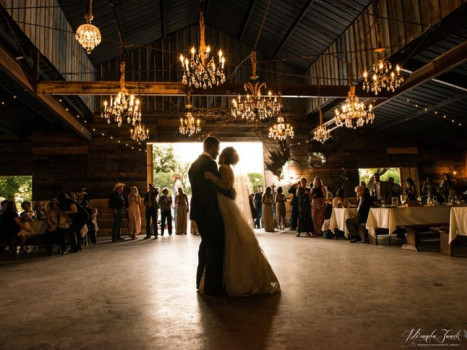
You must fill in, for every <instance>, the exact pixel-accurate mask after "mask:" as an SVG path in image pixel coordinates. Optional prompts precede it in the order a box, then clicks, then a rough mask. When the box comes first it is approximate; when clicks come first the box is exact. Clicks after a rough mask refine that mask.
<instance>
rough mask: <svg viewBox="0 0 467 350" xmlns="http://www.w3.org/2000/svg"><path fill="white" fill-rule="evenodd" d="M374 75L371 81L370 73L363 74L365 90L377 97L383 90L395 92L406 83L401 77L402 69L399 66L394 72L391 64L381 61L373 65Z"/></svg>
mask: <svg viewBox="0 0 467 350" xmlns="http://www.w3.org/2000/svg"><path fill="white" fill-rule="evenodd" d="M372 71H373V75H372V77H371V81H370V80H369V79H368V72H367V71H365V72H364V73H363V79H364V81H363V90H365V91H368V92H370V91H371V92H373V93H374V94H375V95H376V96H377V95H378V93H380V92H381V91H382V90H386V91H388V92H389V91H391V92H394V91H395V90H396V89H398V88H399V87H400V86H401V84H402V83H403V82H404V77H403V76H402V75H401V67H400V66H399V65H398V64H397V65H396V69H395V70H393V68H392V65H391V62H389V61H387V60H386V61H383V60H379V62H376V63H374V64H373V70H372Z"/></svg>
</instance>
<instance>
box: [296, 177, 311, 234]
mask: <svg viewBox="0 0 467 350" xmlns="http://www.w3.org/2000/svg"><path fill="white" fill-rule="evenodd" d="M306 182H307V180H306V178H303V179H302V180H301V181H300V186H299V187H298V188H297V193H296V195H297V197H298V226H297V237H300V234H301V233H302V232H306V234H307V235H308V237H311V233H313V219H312V217H311V200H310V188H308V187H307V186H306Z"/></svg>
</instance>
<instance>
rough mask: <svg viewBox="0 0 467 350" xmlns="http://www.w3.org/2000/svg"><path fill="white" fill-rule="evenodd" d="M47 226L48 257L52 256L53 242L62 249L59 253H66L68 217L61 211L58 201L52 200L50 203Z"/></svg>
mask: <svg viewBox="0 0 467 350" xmlns="http://www.w3.org/2000/svg"><path fill="white" fill-rule="evenodd" d="M47 225H48V229H47V232H46V240H47V255H52V247H53V241H54V240H55V241H56V242H57V243H58V245H59V248H60V251H59V253H60V254H65V253H66V243H65V237H66V235H67V234H68V227H69V225H68V217H67V216H66V215H65V213H64V212H62V211H61V210H60V206H59V203H58V200H57V199H52V200H51V201H50V202H49V208H48V210H47Z"/></svg>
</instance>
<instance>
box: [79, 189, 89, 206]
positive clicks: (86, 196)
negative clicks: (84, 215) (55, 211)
mask: <svg viewBox="0 0 467 350" xmlns="http://www.w3.org/2000/svg"><path fill="white" fill-rule="evenodd" d="M76 196H77V197H78V203H79V204H82V203H83V201H87V202H90V201H91V199H90V198H89V194H88V193H87V192H86V188H85V187H81V188H80V189H79V190H78V191H77V192H76Z"/></svg>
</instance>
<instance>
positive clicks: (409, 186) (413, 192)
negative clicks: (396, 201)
mask: <svg viewBox="0 0 467 350" xmlns="http://www.w3.org/2000/svg"><path fill="white" fill-rule="evenodd" d="M404 192H405V194H406V195H407V200H408V201H409V202H412V201H415V200H417V187H415V182H414V181H413V180H412V178H410V177H408V178H407V180H406V187H405V189H404Z"/></svg>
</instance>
